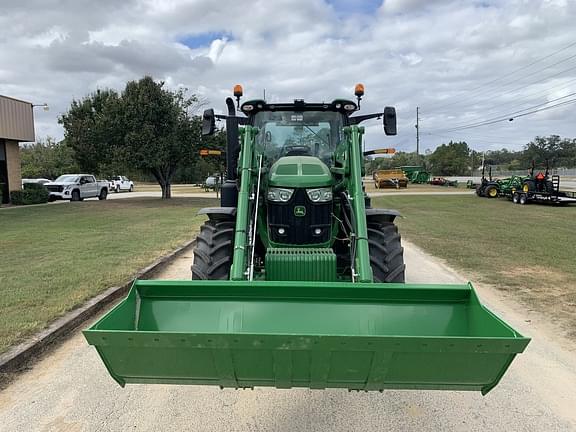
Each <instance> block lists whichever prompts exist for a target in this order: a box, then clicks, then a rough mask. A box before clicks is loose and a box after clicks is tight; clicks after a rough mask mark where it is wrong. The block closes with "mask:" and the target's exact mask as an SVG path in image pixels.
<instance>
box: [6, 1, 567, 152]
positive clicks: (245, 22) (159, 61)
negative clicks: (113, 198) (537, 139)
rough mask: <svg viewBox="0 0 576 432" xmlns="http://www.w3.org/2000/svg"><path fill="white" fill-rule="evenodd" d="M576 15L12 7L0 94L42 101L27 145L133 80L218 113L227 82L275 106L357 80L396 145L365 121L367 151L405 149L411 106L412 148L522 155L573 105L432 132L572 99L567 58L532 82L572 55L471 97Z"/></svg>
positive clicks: (230, 4)
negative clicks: (197, 99)
mask: <svg viewBox="0 0 576 432" xmlns="http://www.w3.org/2000/svg"><path fill="white" fill-rule="evenodd" d="M355 5H356V6H357V9H356V10H354V6H355ZM344 7H345V9H344ZM575 18H576V3H575V2H566V1H552V0H550V1H538V0H510V1H506V2H501V1H496V0H486V1H480V0H478V1H472V2H471V1H466V0H438V1H429V0H386V1H385V2H383V4H382V5H381V6H379V5H378V2H377V1H368V0H366V1H363V2H359V3H351V2H338V1H331V2H330V4H328V3H327V2H324V1H322V0H278V1H274V2H270V1H265V0H256V1H253V2H250V3H249V6H247V5H246V3H245V2H239V1H232V0H223V1H220V2H213V1H211V0H181V1H177V0H170V1H166V0H131V1H125V2H121V3H120V2H117V1H115V0H105V1H98V2H92V1H87V0H85V1H81V0H76V1H61V2H58V1H56V0H54V1H49V2H48V1H41V0H36V1H31V0H9V1H3V2H2V14H1V15H0V59H2V60H4V61H2V62H0V93H2V94H7V95H11V96H14V97H18V98H22V99H27V100H30V101H32V102H34V103H43V102H48V103H49V104H50V106H51V110H50V111H49V112H48V113H45V112H43V111H37V112H36V123H37V136H39V137H43V136H45V135H47V134H49V135H53V136H56V137H57V138H60V137H61V136H62V134H63V131H62V130H61V128H60V126H59V125H58V124H57V117H58V115H59V114H60V113H63V112H65V110H66V109H67V107H68V106H69V104H70V102H71V100H72V99H73V98H81V97H83V96H84V95H86V94H87V93H89V92H91V91H93V90H95V89H96V88H102V87H113V88H115V89H122V88H123V86H124V84H125V82H126V81H127V80H130V79H137V78H139V77H141V76H142V75H143V74H151V75H153V76H154V77H155V78H156V79H161V80H164V81H165V82H166V83H167V85H170V86H174V87H179V86H185V87H187V88H189V89H190V90H191V91H192V92H196V93H198V94H200V95H202V96H204V97H206V98H208V99H209V100H210V103H211V104H213V105H214V106H215V108H217V109H219V110H221V109H222V108H223V107H224V98H225V97H226V96H227V95H229V94H230V92H231V89H232V86H233V85H234V84H236V83H241V84H243V85H244V89H245V94H246V97H260V96H261V95H262V91H263V89H266V94H267V97H268V99H269V100H273V101H281V100H284V101H286V100H291V99H294V98H305V99H306V100H310V101H312V100H325V101H328V100H332V99H334V98H337V97H350V98H353V95H352V89H353V86H354V84H355V83H356V82H363V83H364V84H365V85H366V96H365V98H364V100H363V103H362V107H363V112H368V111H370V110H378V109H381V108H382V107H383V106H385V105H395V106H396V107H397V111H398V116H399V135H398V136H397V137H396V138H385V137H384V136H383V135H382V132H381V128H380V127H379V126H377V125H376V124H375V123H374V124H372V125H371V126H370V127H369V128H368V129H367V130H368V132H367V141H368V144H369V146H374V147H376V146H382V145H387V146H388V145H394V146H396V147H397V148H398V149H401V150H408V149H413V148H414V147H415V137H414V133H415V129H414V123H415V111H416V106H420V107H421V112H422V123H421V125H422V126H421V131H422V133H423V136H422V141H421V144H422V145H421V148H423V149H425V148H434V147H435V146H436V145H438V144H440V142H441V141H442V140H445V139H449V138H453V139H467V140H468V141H469V142H470V144H472V145H473V146H474V147H475V148H489V147H491V146H496V147H498V146H499V145H501V146H506V147H519V146H521V145H522V144H524V143H526V142H528V141H529V140H530V139H531V138H533V137H534V136H535V135H547V134H551V133H558V134H561V135H566V136H576V124H575V123H574V122H573V114H572V113H573V107H574V105H569V106H566V107H563V108H560V109H558V110H550V111H545V112H543V113H541V114H539V115H537V116H533V117H530V116H526V117H522V118H518V119H517V120H515V121H514V122H505V123H498V124H494V125H491V126H487V127H484V128H477V129H470V130H463V131H456V132H450V133H449V132H443V130H445V129H449V128H451V127H454V126H457V125H463V124H466V123H470V122H476V121H481V120H483V119H486V118H490V117H494V116H495V115H499V114H506V113H509V112H513V111H516V110H519V109H523V108H528V107H530V106H534V105H537V104H540V103H543V102H546V101H548V100H552V99H555V98H557V97H562V96H565V95H566V94H569V93H570V92H574V91H576V90H575V89H576V87H575V84H576V58H574V59H571V60H570V59H569V60H566V61H565V62H563V63H559V64H557V65H554V66H550V67H549V68H548V69H545V70H541V71H539V72H538V70H539V69H541V68H543V67H544V66H546V65H552V64H553V63H554V62H556V61H560V60H562V59H566V58H568V57H569V56H570V55H574V54H576V46H574V47H572V48H570V49H567V50H565V51H563V52H561V53H559V54H557V55H556V56H554V57H551V58H550V59H548V60H546V61H544V62H541V63H537V64H536V65H534V66H532V67H530V68H527V69H523V70H521V71H520V72H517V73H515V74H512V75H510V76H509V77H507V78H505V79H502V80H499V81H496V82H494V83H493V84H491V85H487V86H484V87H481V88H478V86H480V85H481V84H483V83H486V82H488V81H491V80H494V79H495V78H498V77H500V76H502V75H505V74H507V73H510V72H512V71H514V70H516V69H518V68H521V67H522V66H525V65H528V64H530V63H531V62H533V61H535V60H537V59H538V58H541V57H543V56H546V55H547V54H550V53H552V52H554V51H556V50H559V49H560V48H562V47H564V46H567V45H568V44H569V43H571V42H573V41H576V30H575V29H574V26H573V22H574V19H575ZM211 35H214V36H213V37H211ZM187 36H190V41H194V43H188V44H189V45H193V46H191V47H188V46H185V44H184V43H183V42H182V41H183V40H184V39H185V37H187ZM183 38H184V39H183ZM194 44H196V45H194ZM570 67H573V68H574V69H573V70H570ZM532 72H534V74H533V75H532V76H527V75H529V74H530V73H532ZM555 74H556V76H553V75H555ZM548 77H549V78H548ZM571 80H572V81H571ZM428 133H435V134H436V135H443V136H445V137H447V138H441V137H438V136H434V135H428Z"/></svg>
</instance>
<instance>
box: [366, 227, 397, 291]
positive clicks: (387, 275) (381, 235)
mask: <svg viewBox="0 0 576 432" xmlns="http://www.w3.org/2000/svg"><path fill="white" fill-rule="evenodd" d="M368 247H369V250H370V265H371V266H372V274H373V276H374V282H398V283H404V280H405V270H406V266H405V265H404V248H403V247H402V243H401V237H400V234H399V233H398V228H397V227H396V225H394V223H393V222H369V223H368Z"/></svg>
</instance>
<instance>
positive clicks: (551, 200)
mask: <svg viewBox="0 0 576 432" xmlns="http://www.w3.org/2000/svg"><path fill="white" fill-rule="evenodd" d="M512 202H513V203H514V204H528V203H537V204H555V205H564V204H576V192H572V191H558V192H556V193H546V192H523V191H516V192H514V193H513V194H512Z"/></svg>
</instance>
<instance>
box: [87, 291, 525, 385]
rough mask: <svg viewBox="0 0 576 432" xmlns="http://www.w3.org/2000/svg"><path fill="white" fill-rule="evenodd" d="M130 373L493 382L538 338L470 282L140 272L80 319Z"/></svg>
mask: <svg viewBox="0 0 576 432" xmlns="http://www.w3.org/2000/svg"><path fill="white" fill-rule="evenodd" d="M84 335H85V337H86V339H87V341H88V343H89V344H91V345H94V346H95V347H96V349H97V351H98V353H99V354H100V356H101V358H102V360H103V362H104V364H105V365H106V367H107V368H108V371H109V372H110V374H111V375H112V377H113V378H114V379H115V380H116V381H117V382H118V383H119V384H120V385H122V386H124V385H125V384H126V383H164V384H211V385H218V386H221V387H235V388H238V387H254V386H272V387H277V388H291V387H308V388H317V389H323V388H347V389H351V390H384V389H438V390H479V391H481V392H482V393H483V394H485V393H487V392H488V391H490V390H491V389H492V388H493V387H494V386H495V385H496V384H497V383H498V381H499V380H500V378H502V375H503V374H504V372H505V371H506V369H507V368H508V366H510V363H511V362H512V360H513V359H514V357H515V355H516V354H518V353H521V352H522V351H523V350H524V348H525V347H526V345H528V342H529V341H530V339H528V338H525V337H523V336H522V335H520V334H519V333H518V332H516V331H515V330H514V329H513V328H511V327H510V326H508V325H507V324H506V323H505V322H503V321H502V320H500V319H499V318H498V317H496V316H495V315H494V314H492V313H491V312H490V311H489V310H487V309H486V308H485V307H484V306H482V305H481V304H480V302H479V301H478V298H477V297H476V294H475V292H474V289H473V288H472V285H470V284H468V285H411V284H351V283H338V282H335V283H326V282H270V281H267V282H231V281H196V280H195V281H148V280H138V281H136V282H135V283H134V285H133V287H132V289H131V291H130V294H129V295H128V297H127V298H126V299H125V300H123V301H122V302H121V303H120V304H119V305H118V306H116V307H115V308H114V309H112V310H111V311H110V312H108V313H107V314H106V315H105V316H104V317H103V318H101V319H100V320H99V321H98V322H97V323H95V324H94V325H93V326H92V327H90V328H89V329H87V330H85V331H84Z"/></svg>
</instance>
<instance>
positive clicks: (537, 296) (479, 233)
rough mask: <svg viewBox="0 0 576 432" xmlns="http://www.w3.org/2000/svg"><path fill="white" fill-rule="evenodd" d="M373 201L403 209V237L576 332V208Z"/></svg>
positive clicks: (445, 199)
mask: <svg viewBox="0 0 576 432" xmlns="http://www.w3.org/2000/svg"><path fill="white" fill-rule="evenodd" d="M373 205H374V206H375V207H383V208H395V209H398V210H400V211H401V212H402V214H403V216H404V218H402V219H400V220H399V222H398V225H399V227H400V230H401V232H402V235H403V236H404V237H405V238H406V239H408V240H410V241H412V242H413V243H415V244H417V245H418V246H420V247H422V248H423V249H424V250H426V251H427V252H429V253H431V254H433V255H435V256H437V257H440V258H443V259H445V260H446V261H447V262H448V263H449V264H451V265H452V266H454V267H456V268H458V269H461V270H463V271H464V272H465V273H466V274H468V275H470V276H471V277H472V278H474V279H475V280H478V281H479V282H482V283H487V284H491V285H494V286H496V287H497V288H499V289H501V290H503V291H506V292H507V293H508V294H509V295H511V296H513V297H515V298H516V299H518V300H519V301H520V302H521V303H523V304H525V305H526V306H527V307H528V308H530V309H534V310H538V311H541V312H545V313H547V314H548V315H549V317H550V319H551V321H557V322H558V323H560V324H561V325H562V327H563V328H564V329H565V330H566V333H567V334H568V335H569V336H571V337H576V206H571V207H570V206H566V207H555V206H546V205H537V204H531V205H526V206H521V205H514V204H512V203H511V202H510V201H507V200H505V199H486V198H478V197H476V196H390V197H382V198H374V199H373Z"/></svg>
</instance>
